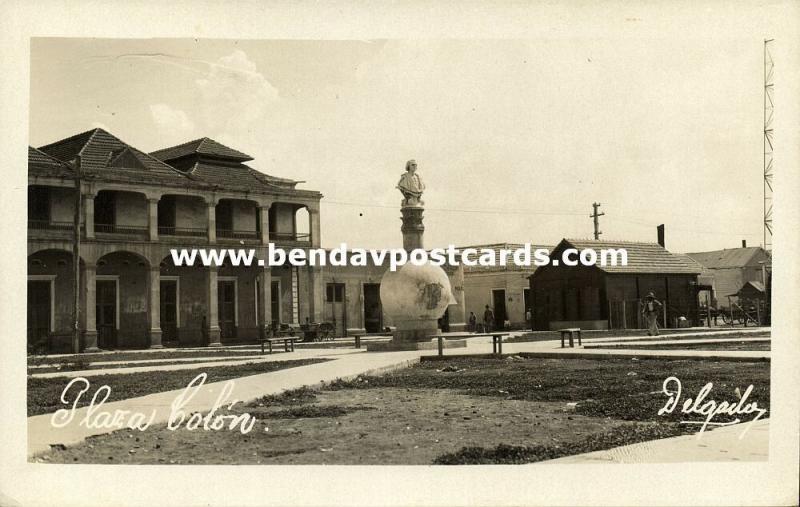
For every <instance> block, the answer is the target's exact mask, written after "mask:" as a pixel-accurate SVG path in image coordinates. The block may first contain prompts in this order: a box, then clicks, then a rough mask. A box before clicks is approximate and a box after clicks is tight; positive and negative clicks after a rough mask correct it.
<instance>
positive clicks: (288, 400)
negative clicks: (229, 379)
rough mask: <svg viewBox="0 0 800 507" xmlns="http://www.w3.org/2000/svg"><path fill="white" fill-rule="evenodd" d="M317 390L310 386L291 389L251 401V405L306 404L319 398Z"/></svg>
mask: <svg viewBox="0 0 800 507" xmlns="http://www.w3.org/2000/svg"><path fill="white" fill-rule="evenodd" d="M316 393H317V391H316V390H314V389H311V388H310V387H308V386H303V387H299V388H297V389H289V390H288V391H283V392H282V393H278V394H268V395H266V396H262V397H261V398H259V399H257V400H256V401H254V402H252V403H250V406H263V405H304V404H306V403H313V402H314V401H316V399H317V394H316Z"/></svg>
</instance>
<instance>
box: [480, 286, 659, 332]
mask: <svg viewBox="0 0 800 507" xmlns="http://www.w3.org/2000/svg"><path fill="white" fill-rule="evenodd" d="M662 306H663V305H662V304H661V302H660V301H659V300H657V299H656V296H655V294H653V293H652V292H648V293H647V296H645V297H644V300H643V301H642V315H643V316H644V319H645V322H647V335H648V336H658V315H659V313H661V308H662ZM531 318H532V315H531V309H530V308H527V309H526V310H525V320H526V321H527V323H528V325H531ZM506 322H508V321H506ZM482 326H483V327H482V328H481V329H479V328H478V317H477V316H476V315H475V312H469V320H468V322H467V330H468V331H470V332H473V333H474V332H477V331H482V332H484V333H491V332H492V331H493V330H494V327H495V317H494V312H492V309H491V308H489V305H486V307H485V309H484V311H483V323H482Z"/></svg>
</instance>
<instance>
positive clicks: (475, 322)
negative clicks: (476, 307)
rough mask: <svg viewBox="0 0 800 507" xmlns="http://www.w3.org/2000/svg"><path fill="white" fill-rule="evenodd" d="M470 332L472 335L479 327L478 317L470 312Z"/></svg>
mask: <svg viewBox="0 0 800 507" xmlns="http://www.w3.org/2000/svg"><path fill="white" fill-rule="evenodd" d="M468 322H469V331H470V332H471V333H474V332H475V329H476V328H477V327H478V317H476V316H475V313H474V312H469V321H468Z"/></svg>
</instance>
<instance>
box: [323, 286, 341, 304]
mask: <svg viewBox="0 0 800 507" xmlns="http://www.w3.org/2000/svg"><path fill="white" fill-rule="evenodd" d="M325 300H326V301H327V302H328V303H341V302H342V301H344V284H343V283H329V284H328V285H327V287H326V290H325Z"/></svg>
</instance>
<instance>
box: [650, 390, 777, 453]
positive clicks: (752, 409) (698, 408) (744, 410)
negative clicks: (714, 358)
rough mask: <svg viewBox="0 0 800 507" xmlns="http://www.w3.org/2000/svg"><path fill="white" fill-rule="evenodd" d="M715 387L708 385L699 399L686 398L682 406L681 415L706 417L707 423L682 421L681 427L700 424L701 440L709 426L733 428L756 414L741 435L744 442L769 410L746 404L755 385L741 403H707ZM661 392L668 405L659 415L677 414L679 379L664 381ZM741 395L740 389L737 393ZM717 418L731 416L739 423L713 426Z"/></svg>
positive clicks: (701, 391) (703, 421)
mask: <svg viewBox="0 0 800 507" xmlns="http://www.w3.org/2000/svg"><path fill="white" fill-rule="evenodd" d="M713 387H714V384H713V383H712V382H709V383H707V384H706V385H704V386H703V388H702V389H700V392H699V393H697V397H696V398H694V399H692V398H688V397H687V398H686V399H685V400H684V402H683V405H682V406H681V413H682V414H687V415H691V414H696V415H700V416H704V417H705V419H703V420H699V421H698V420H689V421H681V422H680V423H681V424H700V425H701V426H700V431H699V432H698V433H697V438H698V439H699V438H700V437H701V436H702V435H703V431H705V429H706V428H707V427H708V426H730V425H731V424H738V423H740V422H741V420H740V419H739V417H737V416H739V415H749V414H753V413H754V414H756V416H755V417H754V418H753V419H752V420H751V421H750V424H748V425H747V426H746V427H745V429H744V431H742V433H741V434H740V435H739V439H741V438H743V437H744V435H745V434H746V433H747V430H749V429H750V427H751V426H752V425H753V424H754V423H755V422H756V421H758V420H759V419H761V417H763V416H764V414H766V413H767V409H765V408H760V407H759V406H758V403H756V402H755V401H754V402H751V403H747V398H748V397H749V396H750V393H751V392H753V385H752V384H750V386H748V388H747V389H746V390H745V391H744V394H742V395H741V396H740V397H739V401H738V402H734V403H729V402H727V401H722V402H720V403H717V402H716V401H714V400H712V399H709V400H706V397H707V396H708V393H709V392H711V389H712V388H713ZM662 391H663V393H664V394H666V395H667V396H669V399H668V400H667V403H666V404H665V405H664V406H663V407H662V408H661V410H659V411H658V415H664V414H671V413H673V412H674V411H675V408H676V407H677V406H678V403H680V400H681V391H682V389H681V381H680V380H679V379H678V378H677V377H668V378H667V379H666V380H664V385H663V387H662ZM737 394H738V389H737ZM718 415H728V416H731V417H736V419H734V420H732V421H730V422H714V421H713V419H714V417H716V416H718Z"/></svg>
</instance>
